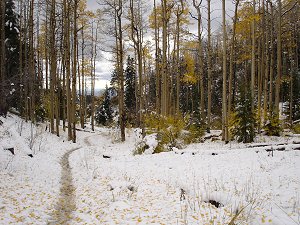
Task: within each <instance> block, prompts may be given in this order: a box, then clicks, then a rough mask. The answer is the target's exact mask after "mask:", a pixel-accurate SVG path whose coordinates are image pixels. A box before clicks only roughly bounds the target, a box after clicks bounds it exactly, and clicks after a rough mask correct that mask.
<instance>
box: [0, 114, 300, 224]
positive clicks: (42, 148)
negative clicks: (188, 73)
mask: <svg viewBox="0 0 300 225" xmlns="http://www.w3.org/2000/svg"><path fill="white" fill-rule="evenodd" d="M1 120H2V121H3V122H4V124H3V125H2V126H0V180H1V183H0V224H9V223H11V224H47V223H51V221H52V223H54V224H55V214H57V213H58V207H57V205H59V204H60V203H59V201H62V198H61V197H59V196H61V190H60V183H61V182H60V180H61V175H62V174H64V173H62V166H61V160H62V158H63V155H65V153H67V152H70V151H71V150H74V149H77V148H78V149H77V150H75V151H73V152H71V153H70V156H68V157H69V164H70V171H71V173H72V174H71V176H72V177H73V183H72V185H73V186H74V189H75V191H74V193H73V195H74V201H75V203H76V207H75V208H74V209H73V210H72V212H71V214H70V215H69V216H68V221H67V222H66V224H166V225H173V224H174V225H176V224H199V225H202V224H204V225H206V224H216V225H217V224H229V223H230V222H232V223H231V224H236V225H237V224H253V225H259V224H273V225H293V224H300V151H299V150H294V149H296V148H299V147H300V145H299V144H295V142H300V137H299V136H298V137H297V136H295V137H281V138H276V137H270V138H269V137H258V138H257V140H256V142H257V143H260V144H251V145H249V144H248V145H245V144H237V143H231V144H228V145H224V143H223V142H219V141H215V142H211V141H207V142H205V143H200V144H192V145H189V146H188V147H187V148H186V149H182V150H176V151H173V152H168V153H161V154H154V155H152V154H149V155H137V156H133V151H134V149H135V147H136V146H137V144H138V142H139V141H140V137H139V133H138V132H137V131H136V130H133V129H132V130H127V132H126V134H127V137H128V138H127V140H126V142H125V143H120V142H118V141H117V139H118V132H117V131H116V130H114V129H106V128H98V129H97V131H96V132H95V133H90V132H78V144H72V143H70V142H67V141H66V137H60V138H58V137H56V136H54V135H51V134H49V133H47V132H45V125H41V126H40V127H38V128H37V131H38V132H37V133H38V135H36V137H35V139H36V141H35V143H34V146H33V150H34V152H33V151H32V150H31V149H30V148H29V147H28V146H29V145H30V144H29V143H30V139H32V138H30V136H31V135H30V134H31V132H30V130H31V129H30V128H31V127H30V124H29V123H28V124H27V123H25V122H23V131H22V136H21V137H20V135H19V131H20V124H21V123H22V122H21V120H20V119H18V118H17V117H14V116H13V117H10V118H7V119H2V118H1ZM34 130H35V129H34ZM33 136H34V135H33ZM261 143H264V144H267V145H272V148H273V149H282V148H283V147H284V148H285V150H283V151H277V150H275V151H274V152H273V154H272V152H269V151H268V152H267V151H266V149H270V146H261V145H262V144H261ZM279 143H280V144H284V145H279V146H277V145H276V144H279ZM7 147H14V148H15V150H16V152H15V155H14V156H13V155H12V154H11V153H10V152H9V151H6V150H4V148H7ZM29 153H34V154H33V155H34V157H33V158H31V157H29V156H27V154H29ZM64 176H65V175H63V177H62V179H63V178H64ZM63 196H64V195H63ZM214 205H216V206H218V207H215V206H214ZM66 207H67V206H66ZM53 221H54V222H53Z"/></svg>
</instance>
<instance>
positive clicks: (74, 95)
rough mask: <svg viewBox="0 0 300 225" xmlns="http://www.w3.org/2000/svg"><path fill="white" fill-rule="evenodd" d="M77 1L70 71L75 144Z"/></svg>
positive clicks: (75, 4) (73, 139)
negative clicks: (71, 67)
mask: <svg viewBox="0 0 300 225" xmlns="http://www.w3.org/2000/svg"><path fill="white" fill-rule="evenodd" d="M77 10H78V0H74V12H73V13H74V17H73V19H74V21H73V23H74V24H73V26H74V27H73V38H74V40H73V69H72V141H73V143H76V120H77V118H76V100H77V98H76V97H77V95H76V80H77V79H76V78H77V48H78V31H77V30H78V28H77Z"/></svg>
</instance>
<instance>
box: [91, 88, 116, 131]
mask: <svg viewBox="0 0 300 225" xmlns="http://www.w3.org/2000/svg"><path fill="white" fill-rule="evenodd" d="M112 118H113V110H112V107H111V89H109V88H108V87H107V86H106V87H105V92H104V99H103V102H102V104H101V105H100V107H99V108H98V109H97V110H96V118H95V119H96V122H97V123H98V124H102V125H104V126H105V125H108V124H109V123H110V122H111V121H112Z"/></svg>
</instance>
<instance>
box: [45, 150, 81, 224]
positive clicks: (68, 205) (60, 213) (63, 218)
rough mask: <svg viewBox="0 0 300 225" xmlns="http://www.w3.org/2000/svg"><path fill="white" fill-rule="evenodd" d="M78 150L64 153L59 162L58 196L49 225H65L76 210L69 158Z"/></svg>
mask: <svg viewBox="0 0 300 225" xmlns="http://www.w3.org/2000/svg"><path fill="white" fill-rule="evenodd" d="M78 149H80V148H74V149H72V150H70V151H68V152H67V153H65V154H64V155H63V157H62V159H61V161H60V165H61V167H62V171H61V178H60V184H61V187H60V196H59V200H58V202H57V205H56V207H55V211H54V215H53V217H52V219H51V221H50V222H49V223H48V224H49V225H52V224H53V225H54V224H66V222H68V221H69V220H70V219H71V218H72V212H73V211H75V210H76V202H75V198H76V197H75V188H74V186H73V179H72V171H71V167H70V164H69V156H70V155H71V154H72V153H73V152H74V151H76V150H78Z"/></svg>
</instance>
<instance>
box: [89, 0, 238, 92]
mask: <svg viewBox="0 0 300 225" xmlns="http://www.w3.org/2000/svg"><path fill="white" fill-rule="evenodd" d="M99 1H101V0H87V3H88V9H89V10H96V9H98V8H99V4H98V2H99ZM156 1H157V4H158V3H159V2H160V0H156ZM198 1H199V0H198ZM148 3H149V7H152V6H153V0H149V1H148ZM188 4H189V5H191V6H192V0H188ZM203 6H204V8H205V6H206V0H203ZM190 8H191V9H192V8H193V7H190ZM221 10H222V1H221V0H212V2H211V11H212V15H211V18H212V32H214V31H216V30H217V29H218V28H219V27H220V26H221V13H222V12H221ZM233 10H234V5H233V3H232V0H226V13H227V20H229V19H230V17H231V16H232V15H233ZM202 14H203V23H204V27H206V24H207V20H206V17H207V12H206V10H205V9H203V12H202ZM191 22H192V23H194V24H191V25H190V31H191V32H192V33H194V34H197V26H196V21H195V20H194V21H193V20H191ZM150 32H151V31H150ZM203 32H204V33H206V31H205V30H204V31H203ZM150 35H151V34H149V39H151V36H150ZM146 39H148V38H146ZM98 55H100V58H99V61H98V62H97V63H96V77H97V79H96V84H95V85H96V89H98V90H99V89H104V88H105V86H106V85H109V83H110V76H111V73H112V70H113V63H112V62H111V61H110V60H111V59H112V56H111V54H109V53H104V52H102V53H101V54H98Z"/></svg>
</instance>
